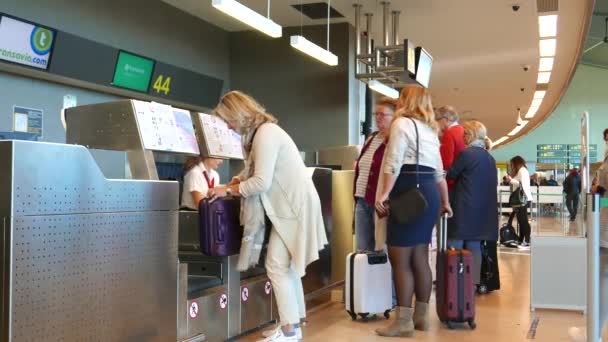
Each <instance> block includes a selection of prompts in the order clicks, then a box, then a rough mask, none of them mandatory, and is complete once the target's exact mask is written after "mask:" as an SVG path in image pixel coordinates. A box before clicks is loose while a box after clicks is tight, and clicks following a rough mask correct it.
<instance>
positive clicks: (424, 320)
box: [414, 302, 430, 331]
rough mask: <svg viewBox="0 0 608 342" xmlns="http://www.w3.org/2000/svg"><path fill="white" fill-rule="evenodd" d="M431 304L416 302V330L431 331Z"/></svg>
mask: <svg viewBox="0 0 608 342" xmlns="http://www.w3.org/2000/svg"><path fill="white" fill-rule="evenodd" d="M428 312H429V303H423V302H416V306H415V308H414V327H415V328H416V330H421V331H426V330H429V328H430V324H429V319H428Z"/></svg>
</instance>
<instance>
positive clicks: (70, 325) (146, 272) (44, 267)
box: [11, 212, 177, 341]
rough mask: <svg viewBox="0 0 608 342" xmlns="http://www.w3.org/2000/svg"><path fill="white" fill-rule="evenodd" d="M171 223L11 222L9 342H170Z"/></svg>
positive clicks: (89, 217)
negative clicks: (10, 340) (11, 283)
mask: <svg viewBox="0 0 608 342" xmlns="http://www.w3.org/2000/svg"><path fill="white" fill-rule="evenodd" d="M176 221H177V220H176V217H175V214H174V213H170V212H157V213H112V214H105V213H104V214H84V215H55V216H27V217H18V218H16V219H15V226H14V228H13V265H12V272H13V290H14V291H13V296H12V305H11V309H12V312H13V319H12V321H13V334H12V337H13V340H14V341H28V340H33V341H43V340H44V341H61V340H65V341H93V340H96V339H98V338H100V337H102V336H103V340H104V341H120V340H124V339H125V338H126V339H127V340H130V341H136V340H137V341H143V340H146V341H152V340H156V341H167V340H169V339H171V338H175V328H174V326H175V319H176V315H177V312H176V311H175V310H171V308H175V301H176V297H175V294H176V293H177V284H176V281H175V274H176V272H177V271H176V267H177V263H176V262H175V260H176V258H177V250H176V249H175V247H174V246H175V243H176V237H177V236H176V231H177V222H176ZM161 251H162V252H161Z"/></svg>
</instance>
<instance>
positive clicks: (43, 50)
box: [30, 27, 53, 56]
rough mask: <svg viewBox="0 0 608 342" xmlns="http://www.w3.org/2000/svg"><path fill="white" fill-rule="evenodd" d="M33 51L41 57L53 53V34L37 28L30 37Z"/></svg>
mask: <svg viewBox="0 0 608 342" xmlns="http://www.w3.org/2000/svg"><path fill="white" fill-rule="evenodd" d="M30 44H31V45H32V50H34V52H35V53H36V54H38V55H40V56H44V55H46V54H48V53H49V52H50V51H51V46H52V45H53V32H52V31H50V30H47V29H45V28H42V27H35V28H34V29H33V30H32V35H31V36H30Z"/></svg>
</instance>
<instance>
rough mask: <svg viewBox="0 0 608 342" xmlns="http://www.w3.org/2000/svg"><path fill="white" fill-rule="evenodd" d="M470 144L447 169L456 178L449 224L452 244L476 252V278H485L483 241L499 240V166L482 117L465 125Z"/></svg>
mask: <svg viewBox="0 0 608 342" xmlns="http://www.w3.org/2000/svg"><path fill="white" fill-rule="evenodd" d="M462 126H463V128H464V140H465V142H466V143H467V144H468V147H467V148H466V149H465V150H464V151H462V153H461V154H460V155H459V156H458V158H457V159H456V161H455V162H454V164H452V166H451V167H450V169H449V170H448V172H447V175H446V178H447V179H448V180H449V179H452V180H454V181H455V184H454V188H453V189H452V199H453V200H452V203H451V204H452V208H453V210H454V216H453V217H452V218H451V219H450V220H449V225H448V232H447V233H448V236H447V237H448V246H449V247H454V248H457V249H463V248H464V249H467V250H469V251H471V253H472V254H473V270H472V272H471V273H472V277H471V279H472V281H473V284H474V285H476V286H479V285H480V280H481V260H482V253H481V252H482V251H481V243H482V241H494V242H495V241H497V240H498V230H497V229H496V227H498V217H497V216H496V205H497V194H496V189H497V186H498V184H497V183H498V170H497V169H496V161H495V160H494V158H493V157H492V155H491V154H490V153H489V152H488V151H487V150H486V149H485V146H484V145H485V144H484V138H485V136H486V127H485V126H484V125H483V124H482V123H481V122H479V121H467V122H465V123H464V124H463V125H462Z"/></svg>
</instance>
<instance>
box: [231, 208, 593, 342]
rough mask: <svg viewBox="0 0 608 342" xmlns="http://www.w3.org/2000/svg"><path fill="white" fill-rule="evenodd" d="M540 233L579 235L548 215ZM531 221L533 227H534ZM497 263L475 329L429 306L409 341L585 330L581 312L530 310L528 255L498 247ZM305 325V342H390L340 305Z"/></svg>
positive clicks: (378, 323)
mask: <svg viewBox="0 0 608 342" xmlns="http://www.w3.org/2000/svg"><path fill="white" fill-rule="evenodd" d="M540 223H541V224H540V226H539V228H540V233H541V234H543V235H545V234H552V235H553V234H555V235H558V234H562V232H563V231H564V228H567V229H566V232H567V234H569V235H579V234H580V226H581V224H580V223H579V222H575V223H569V222H567V221H566V222H564V223H563V224H562V222H561V220H559V219H556V218H551V217H543V218H541V220H540ZM535 226H536V223H534V225H533V228H535ZM499 253H500V254H499V264H500V266H499V267H500V275H501V285H502V288H501V289H500V290H499V291H496V292H493V293H491V294H488V295H485V296H478V297H477V305H476V310H477V312H476V320H477V325H478V326H477V329H476V330H474V331H471V330H469V329H468V328H464V329H459V330H448V329H447V328H445V327H443V326H441V324H440V322H439V321H438V320H437V318H436V315H435V313H434V312H435V311H434V310H435V307H434V300H435V299H434V297H433V298H432V299H431V303H433V304H432V308H431V310H432V314H431V316H430V317H431V320H432V327H431V330H430V331H428V332H416V335H415V337H414V338H413V340H421V341H452V340H454V341H471V342H474V341H484V342H486V341H492V342H503V341H504V342H511V341H525V340H528V339H532V340H536V341H547V342H554V341H569V338H568V329H569V327H571V326H584V324H585V316H583V315H582V313H580V312H569V311H552V310H537V311H536V312H530V310H529V305H530V304H529V303H530V255H529V253H528V252H521V251H518V250H513V249H506V248H501V250H500V252H499ZM535 319H538V324H537V329H536V331H535V333H534V334H530V330H531V325H532V323H533V321H534V320H535ZM308 320H309V323H308V325H307V326H306V327H304V341H336V342H339V341H345V342H359V341H360V342H364V341H365V342H368V341H369V342H371V341H387V340H388V341H390V340H393V339H386V338H382V337H379V336H377V335H376V334H375V333H374V329H376V328H378V327H382V326H384V325H386V324H387V321H386V320H384V319H378V320H375V321H369V322H359V321H357V322H353V321H351V319H350V317H349V316H348V314H347V313H346V312H345V311H344V306H343V304H342V303H332V304H329V305H327V306H325V307H322V308H320V309H316V310H315V311H314V312H312V313H310V314H309V317H308ZM259 338H260V334H259V333H256V334H253V335H251V336H247V337H245V338H243V339H241V341H257V340H258V339H259Z"/></svg>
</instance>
